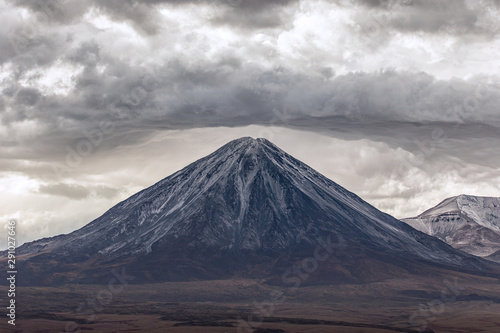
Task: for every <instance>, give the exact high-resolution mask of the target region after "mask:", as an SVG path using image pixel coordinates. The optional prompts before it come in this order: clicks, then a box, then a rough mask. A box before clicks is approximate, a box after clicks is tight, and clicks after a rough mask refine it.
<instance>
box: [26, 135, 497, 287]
mask: <svg viewBox="0 0 500 333" xmlns="http://www.w3.org/2000/svg"><path fill="white" fill-rule="evenodd" d="M329 238H330V239H333V240H335V242H336V245H335V250H333V249H332V250H331V251H328V253H329V255H328V263H325V264H324V265H322V268H321V270H323V273H324V274H323V276H324V278H325V279H329V280H330V281H332V280H349V281H353V280H354V281H358V280H363V279H368V278H371V279H373V278H375V279H376V278H379V276H378V274H380V276H382V275H383V276H386V275H387V274H389V275H390V274H405V273H404V272H409V271H413V272H414V271H419V270H421V271H422V272H423V271H425V269H422V268H421V267H420V266H419V267H420V268H416V266H418V265H424V266H425V267H429V266H433V267H437V266H439V267H445V268H447V269H457V270H463V271H477V272H481V271H483V272H487V271H490V270H491V267H490V266H489V265H490V264H489V263H488V262H487V261H483V260H480V259H478V258H475V257H473V256H469V255H467V254H464V253H462V252H460V251H456V250H455V249H453V248H452V247H450V246H449V245H447V244H445V243H444V242H442V241H440V240H438V239H436V238H434V237H431V236H428V235H427V234H425V233H422V232H420V231H417V230H415V229H413V228H411V227H410V226H408V225H407V224H405V223H403V222H401V221H399V220H397V219H395V218H393V217H391V216H389V215H387V214H385V213H383V212H381V211H379V210H377V209H376V208H374V207H373V206H371V205H369V204H368V203H366V202H365V201H363V200H362V199H361V198H359V197H358V196H356V195H355V194H353V193H351V192H349V191H347V190H346V189H344V188H343V187H341V186H339V185H338V184H336V183H334V182H333V181H331V180H329V179H328V178H326V177H324V176H323V175H321V174H319V173H318V172H316V171H315V170H313V169H312V168H310V167H309V166H307V165H305V164H304V163H302V162H300V161H298V160H297V159H295V158H293V157H292V156H290V155H288V154H287V153H285V152H284V151H282V150H281V149H279V148H278V147H276V146H275V145H274V144H272V143H271V142H269V141H267V140H265V139H252V138H249V137H246V138H241V139H237V140H234V141H231V142H229V143H228V144H226V145H224V146H223V147H221V148H220V149H218V150H217V151H215V152H214V153H212V154H210V155H208V156H206V157H204V158H202V159H200V160H198V161H196V162H194V163H192V164H190V165H189V166H187V167H185V168H184V169H182V170H180V171H178V172H176V173H174V174H172V175H171V176H169V177H167V178H165V179H163V180H161V181H160V182H158V183H156V184H155V185H153V186H151V187H149V188H147V189H145V190H143V191H141V192H139V193H137V194H135V195H133V196H131V197H130V198H128V199H126V200H125V201H123V202H121V203H119V204H117V205H116V206H114V207H113V208H111V209H110V210H109V211H107V212H106V213H105V214H104V215H102V216H101V217H99V218H97V219H96V220H94V221H92V222H91V223H89V224H88V225H86V226H84V227H83V228H81V229H79V230H76V231H74V232H72V233H70V234H67V235H60V236H56V237H52V238H46V239H41V240H38V241H35V242H31V243H27V244H25V245H23V246H21V247H20V248H19V249H18V253H19V254H20V255H23V256H24V258H26V259H25V265H24V269H25V270H26V271H30V270H32V271H33V272H36V274H35V275H34V276H36V277H34V278H33V281H29V282H30V283H33V284H37V283H45V284H51V283H53V281H52V280H51V279H53V277H54V276H57V277H58V280H57V281H58V282H61V283H62V282H67V281H73V280H76V281H84V282H89V281H90V282H93V281H99V279H100V277H101V276H102V275H103V274H105V272H107V271H109V270H103V269H102V268H103V267H120V266H126V267H127V269H129V270H130V271H133V272H134V274H135V276H137V277H138V281H139V280H144V281H161V280H183V279H192V278H221V277H228V276H232V275H235V274H236V275H240V276H241V275H251V276H260V277H263V276H269V275H273V274H281V273H283V271H284V270H285V269H286V268H287V267H290V265H291V264H292V263H293V262H295V261H296V260H302V259H303V258H305V257H310V256H312V255H313V253H315V252H314V250H315V248H316V247H317V246H318V244H322V243H325V242H327V240H328V239H329ZM301 258H302V259H301ZM426 265H427V266H426ZM44 271H46V272H47V274H45V275H44V274H42V272H44ZM74 271H77V273H75V272H74ZM54 272H55V273H54ZM66 272H71V273H66ZM23 276H26V277H28V276H30V275H29V274H28V273H26V274H23ZM43 276H44V277H43ZM44 279H45V280H44ZM44 281H45V282H44Z"/></svg>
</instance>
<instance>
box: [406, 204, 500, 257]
mask: <svg viewBox="0 0 500 333" xmlns="http://www.w3.org/2000/svg"><path fill="white" fill-rule="evenodd" d="M403 221H404V222H406V223H408V224H409V225H411V226H412V227H413V228H415V229H417V230H420V231H422V232H425V233H427V234H429V235H431V236H435V237H437V238H439V239H441V240H443V241H445V242H446V243H448V244H450V245H451V246H453V247H454V248H456V249H459V250H462V251H465V252H467V253H470V254H473V255H476V256H480V257H483V258H486V259H490V260H494V261H498V262H500V198H491V197H477V196H472V195H459V196H456V197H452V198H448V199H446V200H443V201H442V202H441V203H439V204H438V205H437V206H435V207H433V208H431V209H429V210H426V211H425V212H423V213H422V214H420V215H418V216H417V217H413V218H407V219H403Z"/></svg>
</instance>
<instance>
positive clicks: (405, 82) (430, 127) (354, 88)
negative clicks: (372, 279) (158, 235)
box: [0, 0, 500, 248]
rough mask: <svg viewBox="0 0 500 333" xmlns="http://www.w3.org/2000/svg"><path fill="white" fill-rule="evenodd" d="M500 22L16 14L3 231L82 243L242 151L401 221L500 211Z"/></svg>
mask: <svg viewBox="0 0 500 333" xmlns="http://www.w3.org/2000/svg"><path fill="white" fill-rule="evenodd" d="M499 11H500V1H499V0H474V1H465V0H464V1H462V0H447V1H443V0H420V1H419V0H397V1H396V0H395V1H391V0H337V1H333V0H330V1H292V0H290V1H286V0H221V1H215V0H170V1H168V0H165V1H162V0H149V1H146V0H142V1H141V0H136V1H132V0H125V1H124V0H107V1H92V0H48V1H36V0H12V1H2V0H0V22H2V27H1V28H0V29H1V30H0V31H1V34H0V66H1V70H0V90H1V92H2V94H1V96H0V202H1V204H0V218H1V220H2V221H4V222H6V221H8V220H9V219H12V218H15V219H17V220H18V238H19V240H20V241H21V242H22V241H29V240H34V239H37V238H41V237H47V236H53V235H56V234H60V233H66V232H70V231H73V230H75V229H77V228H79V227H81V226H83V225H85V224H86V223H88V222H90V221H91V220H92V219H94V218H96V217H98V216H100V215H101V214H102V213H103V212H105V211H106V210H107V209H109V208H110V207H112V206H113V205H114V204H116V203H118V202H119V201H121V200H123V199H126V198H127V197H128V196H130V195H131V194H133V193H135V192H137V191H139V190H141V189H143V188H144V187H147V186H149V185H151V184H153V183H155V182H157V181H158V180H160V179H162V178H164V177H166V176H168V175H169V174H171V173H173V172H174V171H176V170H178V169H180V168H182V167H183V166H185V165H187V164H188V163H190V162H193V161H195V160H196V159H198V158H200V157H203V156H204V155H206V154H208V153H210V152H212V151H213V150H215V149H217V148H218V147H219V146H221V145H223V144H224V143H226V142H227V141H229V140H231V139H235V138H238V137H241V136H253V137H266V138H268V139H270V140H271V141H273V142H274V143H275V144H277V145H278V146H280V147H281V148H282V149H284V150H285V151H287V152H288V153H290V154H292V155H294V156H295V157H297V158H299V159H301V160H302V161H304V162H305V163H307V164H309V165H310V166H312V167H313V168H316V169H317V170H318V171H320V172H321V173H323V174H325V175H326V176H327V177H329V178H331V179H332V180H334V181H335V182H337V183H339V184H340V185H342V186H344V187H346V188H347V189H349V190H351V191H353V192H355V193H357V194H358V195H360V196H361V197H362V198H364V199H365V200H367V201H368V202H370V203H371V204H373V205H375V206H376V207H378V208H380V209H381V210H383V211H385V212H387V213H390V214H393V215H394V216H396V217H398V218H402V217H408V216H414V215H417V214H418V213H420V212H422V211H423V210H425V209H427V208H429V207H431V206H434V205H436V204H437V203H439V202H440V201H441V200H443V199H445V198H447V197H450V196H454V195H458V194H461V193H467V194H473V195H485V196H500V169H499V164H500V149H499V147H500V80H499V79H500V62H499V61H498V56H499V54H500V39H499V32H500V21H499V20H498V17H500V13H499ZM4 225H6V223H4ZM4 238H6V237H2V238H0V247H2V248H3V247H5V240H4Z"/></svg>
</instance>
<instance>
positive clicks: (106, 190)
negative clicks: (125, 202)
mask: <svg viewBox="0 0 500 333" xmlns="http://www.w3.org/2000/svg"><path fill="white" fill-rule="evenodd" d="M37 193H40V194H48V195H55V196H60V197H65V198H69V199H75V200H82V199H86V198H88V197H90V196H97V197H102V198H107V199H110V198H113V197H115V196H116V195H117V194H118V193H119V191H118V190H117V189H115V188H111V187H108V186H84V185H79V184H65V183H59V184H49V185H42V186H40V188H39V189H38V191H37Z"/></svg>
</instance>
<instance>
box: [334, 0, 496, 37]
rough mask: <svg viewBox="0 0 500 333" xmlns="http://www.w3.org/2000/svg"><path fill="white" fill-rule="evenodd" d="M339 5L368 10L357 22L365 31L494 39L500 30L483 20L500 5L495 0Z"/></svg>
mask: <svg viewBox="0 0 500 333" xmlns="http://www.w3.org/2000/svg"><path fill="white" fill-rule="evenodd" d="M338 3H339V4H342V5H345V6H348V5H358V6H362V7H364V8H366V9H368V11H366V12H361V13H360V14H359V15H357V23H358V24H360V25H361V27H363V28H364V30H366V31H365V33H368V34H373V35H377V34H380V33H381V31H391V30H394V31H398V32H402V33H413V32H425V33H432V34H437V33H448V34H453V35H466V34H473V35H476V36H477V35H484V36H486V37H488V38H491V37H492V36H493V35H495V34H497V33H498V32H499V30H498V25H495V24H490V23H488V22H484V24H483V22H482V19H484V18H485V17H487V16H488V15H491V14H492V12H491V10H492V8H495V7H497V6H498V2H497V1H496V0H487V1H483V2H477V3H474V2H471V1H466V0H453V1H451V0H374V1H371V0H345V1H343V0H340V1H338Z"/></svg>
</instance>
